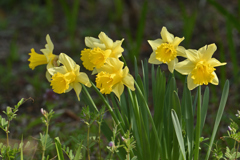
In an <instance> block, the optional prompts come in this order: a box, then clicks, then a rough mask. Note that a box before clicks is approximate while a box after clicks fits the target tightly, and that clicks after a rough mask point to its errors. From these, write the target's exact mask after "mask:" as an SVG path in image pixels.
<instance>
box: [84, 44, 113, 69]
mask: <svg viewBox="0 0 240 160" xmlns="http://www.w3.org/2000/svg"><path fill="white" fill-rule="evenodd" d="M110 54H111V50H110V49H107V50H102V49H101V48H99V47H97V48H93V49H84V50H83V51H82V52H81V56H82V57H81V60H82V61H83V66H84V67H85V68H86V69H88V70H90V71H92V70H93V69H94V68H95V67H96V68H100V67H102V66H103V65H104V63H105V62H106V59H107V58H108V57H109V55H110Z"/></svg>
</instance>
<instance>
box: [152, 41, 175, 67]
mask: <svg viewBox="0 0 240 160" xmlns="http://www.w3.org/2000/svg"><path fill="white" fill-rule="evenodd" d="M176 57H177V50H176V49H175V47H174V46H173V45H172V44H169V43H162V44H161V45H160V46H158V47H157V49H156V59H157V60H159V61H161V62H163V63H169V62H171V61H172V60H174V58H176Z"/></svg>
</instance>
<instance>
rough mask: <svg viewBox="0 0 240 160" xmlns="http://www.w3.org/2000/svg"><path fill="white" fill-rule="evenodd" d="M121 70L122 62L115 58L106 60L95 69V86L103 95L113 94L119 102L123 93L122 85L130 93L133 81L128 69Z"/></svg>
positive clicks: (132, 88)
mask: <svg viewBox="0 0 240 160" xmlns="http://www.w3.org/2000/svg"><path fill="white" fill-rule="evenodd" d="M122 68H123V62H121V61H120V60H119V59H116V58H108V59H107V61H106V63H105V64H104V65H103V66H102V67H101V68H100V69H97V72H98V74H97V78H96V86H97V87H98V88H99V89H100V92H101V93H103V94H110V93H111V92H114V93H115V95H116V96H117V97H118V99H119V100H120V96H121V94H122V93H123V90H124V85H125V86H127V87H128V88H130V89H131V90H132V91H134V90H135V88H134V79H133V77H132V75H130V74H129V69H128V67H127V66H126V67H125V68H124V69H122Z"/></svg>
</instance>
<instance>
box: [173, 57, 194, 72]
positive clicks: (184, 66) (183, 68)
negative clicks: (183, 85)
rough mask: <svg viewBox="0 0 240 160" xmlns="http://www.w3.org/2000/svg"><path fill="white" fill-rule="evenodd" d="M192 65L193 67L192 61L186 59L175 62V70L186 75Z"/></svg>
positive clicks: (192, 67)
mask: <svg viewBox="0 0 240 160" xmlns="http://www.w3.org/2000/svg"><path fill="white" fill-rule="evenodd" d="M194 67H195V65H194V63H192V62H191V61H189V60H188V59H186V60H184V61H182V62H179V63H178V64H176V66H175V70H176V71H178V72H179V73H181V74H183V75H188V74H189V73H191V71H192V70H193V69H194Z"/></svg>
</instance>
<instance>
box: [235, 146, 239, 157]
mask: <svg viewBox="0 0 240 160" xmlns="http://www.w3.org/2000/svg"><path fill="white" fill-rule="evenodd" d="M238 149H239V143H238V145H237V151H236V156H235V159H237V155H238Z"/></svg>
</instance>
